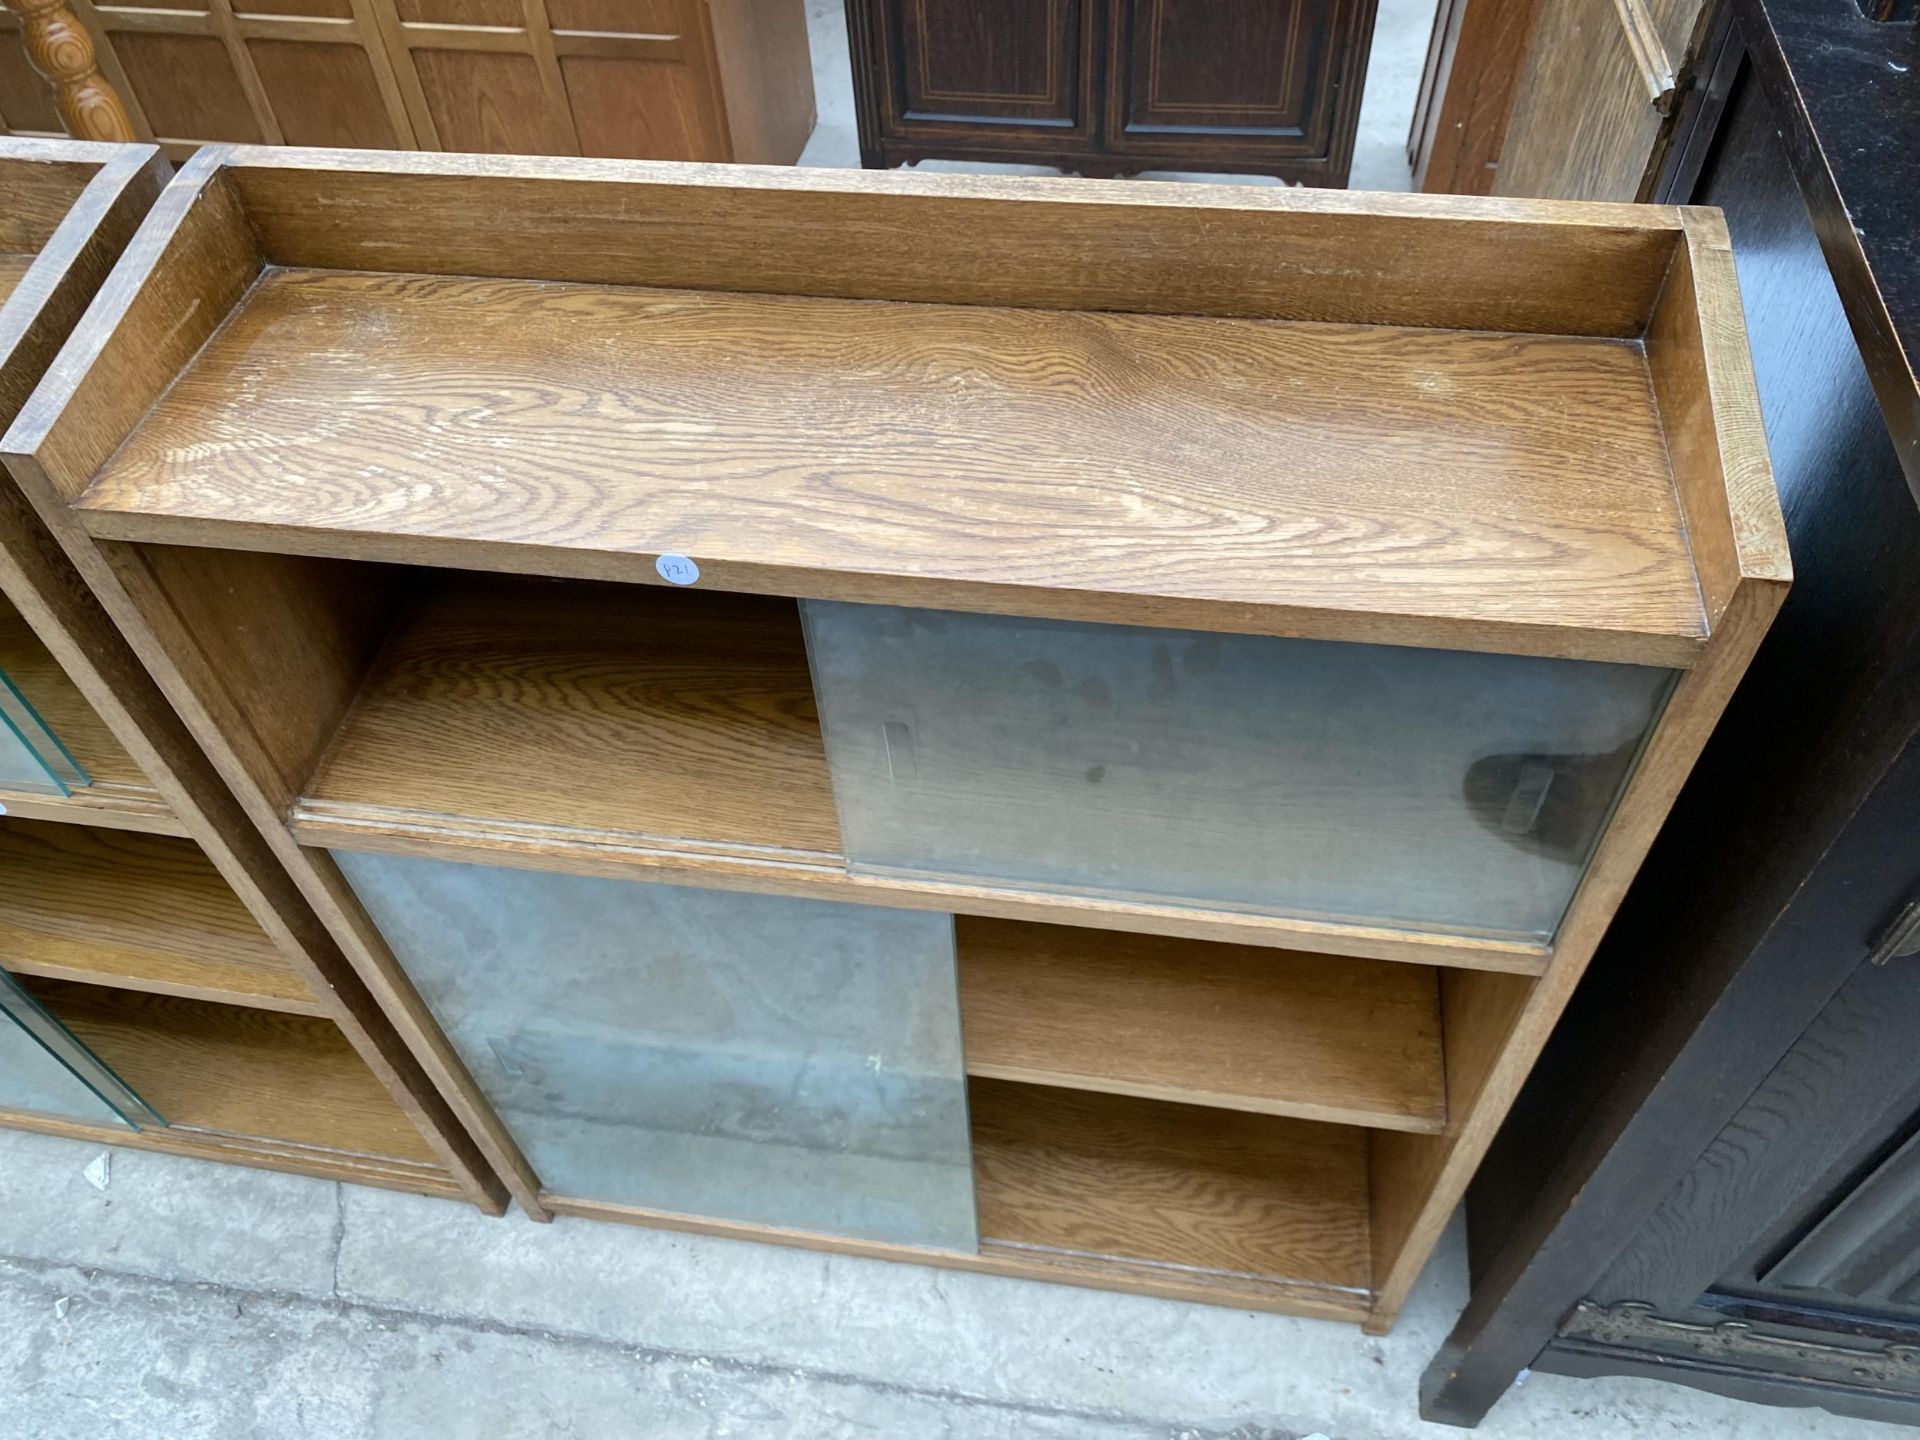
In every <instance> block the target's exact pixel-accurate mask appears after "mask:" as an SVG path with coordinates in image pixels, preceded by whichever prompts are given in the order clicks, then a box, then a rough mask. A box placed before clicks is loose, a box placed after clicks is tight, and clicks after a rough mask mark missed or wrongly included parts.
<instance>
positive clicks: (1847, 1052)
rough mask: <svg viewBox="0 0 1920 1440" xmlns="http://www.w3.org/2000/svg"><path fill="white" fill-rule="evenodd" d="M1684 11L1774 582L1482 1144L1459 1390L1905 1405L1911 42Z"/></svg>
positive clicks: (1919, 1247)
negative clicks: (1726, 254) (1764, 494)
mask: <svg viewBox="0 0 1920 1440" xmlns="http://www.w3.org/2000/svg"><path fill="white" fill-rule="evenodd" d="M1707 21H1708V27H1707V29H1706V31H1705V32H1704V40H1703V44H1702V45H1701V47H1700V49H1699V54H1700V55H1701V59H1702V61H1703V63H1702V65H1701V66H1700V76H1699V83H1698V84H1697V86H1695V87H1693V88H1692V89H1690V90H1689V91H1688V92H1686V94H1685V95H1684V96H1683V101H1682V104H1683V108H1682V110H1681V113H1680V114H1679V115H1678V116H1677V117H1676V121H1675V125H1674V127H1673V134H1672V136H1671V137H1670V143H1669V144H1667V145H1666V147H1665V149H1666V156H1667V158H1666V161H1665V165H1664V168H1663V170H1662V171H1661V173H1660V175H1659V176H1658V177H1657V180H1656V184H1655V187H1654V190H1653V193H1654V194H1655V195H1656V196H1658V197H1659V198H1662V199H1667V200H1675V201H1684V202H1690V203H1695V204H1704V205H1714V206H1718V207H1720V208H1721V209H1722V210H1723V211H1724V213H1725V215H1726V221H1727V228H1728V231H1729V233H1730V235H1731V237H1732V240H1733V251H1734V260H1735V264H1736V268H1737V270H1738V273H1739V279H1740V292H1741V300H1742V304H1743V306H1744V309H1745V312H1746V320H1747V335H1748V341H1749V344H1750V347H1751V350H1752V354H1753V361H1754V376H1755V380H1756V382H1757V385H1758V391H1759V398H1760V407H1761V412H1762V416H1763V418H1764V421H1765V425H1766V431H1767V440H1768V444H1769V447H1770V449H1771V451H1772V456H1773V466H1774V475H1775V479H1776V481H1777V483H1778V486H1779V491H1780V497H1781V501H1782V505H1783V509H1784V511H1785V514H1786V518H1787V527H1788V535H1789V539H1790V543H1791V545H1792V550H1793V568H1794V575H1795V581H1794V590H1793V594H1792V595H1791V596H1790V597H1789V599H1788V601H1787V603H1786V604H1785V606H1784V607H1783V608H1782V610H1781V613H1780V619H1779V622H1778V623H1777V624H1776V625H1775V627H1774V629H1773V631H1772V633H1771V634H1770V636H1769V637H1768V640H1767V643H1766V645H1765V646H1764V647H1763V648H1762V650H1761V652H1760V654H1759V655H1758V657H1757V658H1756V659H1755V661H1754V664H1753V667H1752V669H1751V670H1749V672H1748V673H1747V676H1746V679H1745V680H1744V682H1743V684H1742V687H1741V689H1740V691H1739V693H1738V694H1736V695H1735V697H1734V700H1733V702H1732V703H1731V704H1730V705H1729V706H1728V708H1727V712H1726V715H1725V717H1724V719H1723V721H1722V723H1721V725H1720V727H1719V729H1718V730H1717V731H1716V732H1715V734H1714V737H1713V740H1712V741H1711V743H1710V744H1709V745H1708V747H1707V749H1706V751H1705V752H1704V753H1703V755H1702V757H1701V760H1700V763H1699V765H1698V766H1697V767H1696V769H1695V771H1694V773H1693V776H1692V777H1691V779H1690V780H1689V782H1688V786H1687V789H1686V792H1685V793H1684V794H1683V795H1682V797H1681V800H1680V803H1679V804H1677V805H1676V806H1675V807H1674V810H1673V813H1672V815H1671V816H1670V817H1669V818H1668V821H1667V825H1666V828H1665V830H1664V831H1663V832H1662V834H1661V837H1660V839H1659V841H1658V843H1657V844H1656V845H1655V847H1654V849H1653V850H1652V852H1651V853H1650V854H1649V856H1648V859H1647V862H1646V865H1645V866H1644V867H1643V868H1642V870H1641V872H1640V875H1639V877H1638V879H1637V880H1636V882H1635V885H1634V888H1633V890H1632V892H1631V893H1630V895H1629V896H1628V898H1627V901H1626V903H1625V904H1623V905H1622V906H1621V909H1620V912H1619V914H1618V916H1617V917H1616V918H1615V921H1614V925H1613V928H1612V929H1611V930H1610V931H1609V933H1608V935H1607V938H1606V940H1605V942H1604V943H1603V944H1602V946H1601V947H1600V949H1599V950H1598V951H1597V952H1596V954H1595V957H1594V960H1593V964H1592V966H1591V968H1590V969H1589V971H1588V974H1587V976H1586V979H1585V980H1584V981H1583V983H1582V985H1581V988H1580V990H1579V991H1578V992H1577V993H1576V995H1575V997H1574V1000H1573V1002H1572V1003H1571V1004H1570V1005H1569V1007H1568V1009H1567V1012H1566V1015H1565V1018H1564V1019H1563V1020H1562V1022H1561V1025H1560V1028H1559V1029H1558V1030H1557V1031H1556V1033H1555V1034H1554V1036H1553V1039H1552V1041H1551V1043H1550V1044H1549V1045H1548V1047H1547V1049H1546V1051H1545V1053H1544V1054H1543V1055H1542V1057H1541V1060H1540V1062H1539V1065H1538V1066H1537V1067H1536V1069H1535V1070H1534V1072H1533V1075H1532V1076H1531V1077H1530V1078H1529V1080H1528V1083H1527V1085H1526V1087H1525V1089H1524V1090H1523V1092H1522V1093H1521V1095H1520V1097H1519V1099H1518V1100H1517V1101H1516V1103H1515V1105H1514V1108H1513V1110H1512V1112H1511V1114H1510V1115H1509V1117H1508V1120H1507V1122H1506V1125H1505V1126H1504V1128H1503V1129H1502V1130H1501V1132H1500V1134H1499V1137H1498V1138H1497V1140H1496V1141H1495V1143H1494V1144H1493V1146H1492V1148H1491V1149H1490V1150H1489V1152H1488V1157H1487V1160H1486V1162H1485V1164H1484V1165H1483V1166H1482V1168H1481V1169H1480V1171H1479V1173H1478V1174H1477V1176H1476V1177H1475V1180H1474V1182H1473V1186H1472V1189H1471V1190H1470V1192H1469V1197H1468V1206H1467V1213H1468V1230H1469V1238H1470V1250H1471V1257H1472V1271H1473V1295H1472V1298H1471V1300H1470V1302H1469V1304H1468V1306H1467V1309H1466V1311H1465V1313H1464V1314H1463V1315H1462V1316H1461V1319H1460V1322H1459V1324H1458V1325H1457V1326H1456V1327H1455V1329H1454V1332H1453V1334H1452V1335H1451V1336H1450V1337H1449V1338H1448V1340H1447V1342H1446V1343H1445V1345H1444V1346H1443V1347H1442V1348H1441V1350H1440V1352H1439V1354H1438V1355H1437V1356H1436V1358H1435V1359H1434V1361H1433V1363H1432V1364H1431V1365H1430V1366H1429V1368H1428V1370H1427V1372H1426V1378H1425V1382H1424V1384H1423V1386H1422V1413H1423V1414H1424V1415H1426V1417H1427V1418H1429V1419H1437V1420H1444V1421H1448V1422H1451V1423H1455V1424H1472V1423H1474V1422H1476V1421H1477V1420H1478V1419H1479V1418H1480V1417H1481V1416H1482V1415H1484V1414H1485V1413H1486V1411H1487V1409H1488V1407H1489V1406H1491V1405H1492V1404H1493V1403H1494V1402H1495V1401H1496V1400H1497V1399H1498V1397H1499V1396H1500V1395H1501V1394H1503V1393H1504V1392H1505V1390H1506V1389H1507V1387H1508V1386H1509V1385H1510V1384H1511V1383H1512V1382H1513V1380H1514V1377H1515V1375H1516V1374H1517V1373H1518V1372H1519V1370H1520V1369H1521V1368H1522V1367H1529V1366H1530V1367H1532V1368H1533V1369H1536V1370H1547V1371H1553V1372H1557V1373H1562V1374H1573V1375H1580V1376H1601V1375H1639V1376H1651V1377H1658V1378H1661V1379H1667V1380H1672V1381H1676V1382H1679V1383H1684V1384H1689V1385H1695V1386H1700V1387H1702V1388H1706V1389H1710V1390H1715V1391H1718V1392H1721V1393H1723V1394H1730V1395H1735V1396H1739V1397H1742V1398H1746V1399H1751V1400H1761V1401H1767V1402H1771V1403H1777V1404H1782V1405H1793V1406H1810V1405H1811V1406H1820V1407H1823V1408H1825V1409H1828V1410H1832V1411H1835V1412H1838V1413H1841V1414H1848V1415H1855V1416H1861V1417H1866V1418H1873V1419H1879V1420H1889V1421H1900V1422H1904V1423H1907V1424H1920V1138H1917V1137H1920V1066H1917V1065H1916V1064H1915V1047H1916V1037H1920V953H1915V952H1916V950H1920V822H1917V820H1916V817H1920V382H1916V379H1915V368H1914V359H1913V357H1914V355H1915V353H1916V351H1920V263H1916V258H1915V254H1914V250H1913V246H1912V240H1911V237H1912V236H1913V234H1914V232H1915V221H1916V216H1920V207H1917V205H1916V197H1920V151H1916V149H1915V148H1914V146H1913V143H1912V136H1913V134H1914V133H1915V125H1916V122H1920V72H1916V71H1915V70H1914V68H1913V66H1912V64H1911V63H1910V62H1911V57H1912V55H1913V47H1914V33H1913V29H1912V26H1911V25H1910V24H1908V25H1904V26H1902V25H1878V24H1875V23H1873V22H1872V21H1869V20H1867V19H1866V18H1864V17H1863V16H1862V14H1861V12H1860V10H1859V9H1857V8H1856V6H1855V4H1854V0H1728V3H1725V4H1721V5H1717V6H1715V7H1714V8H1713V9H1712V11H1710V13H1709V14H1708V16H1707ZM1616 133H1617V135H1618V136H1620V137H1622V143H1628V142H1631V143H1632V144H1634V145H1639V146H1640V148H1639V149H1638V150H1636V151H1635V153H1636V154H1637V155H1638V156H1640V157H1641V158H1640V159H1639V160H1636V162H1635V164H1636V165H1638V164H1641V163H1644V158H1645V156H1646V154H1647V151H1646V149H1645V147H1644V145H1641V142H1640V141H1639V140H1637V139H1635V138H1634V137H1636V136H1638V135H1640V134H1641V131H1640V129H1639V128H1638V121H1637V120H1635V121H1634V122H1633V123H1631V124H1625V123H1623V125H1622V127H1621V128H1620V129H1619V131H1618V132H1616ZM1545 138H1546V137H1542V139H1543V141H1544V139H1545ZM1585 139H1586V140H1587V141H1593V142H1607V141H1608V137H1607V136H1606V135H1601V134H1593V133H1588V134H1586V135H1585ZM1562 151H1563V154H1564V155H1566V156H1567V157H1568V159H1569V162H1570V163H1571V164H1572V165H1573V166H1574V168H1575V169H1577V168H1578V166H1579V157H1578V153H1577V152H1578V147H1576V146H1573V145H1571V144H1567V145H1563V146H1562ZM1576 178H1577V177H1576ZM1583 183H1590V184H1593V185H1596V186H1604V185H1605V184H1606V183H1608V182H1607V181H1606V180H1605V179H1604V177H1598V178H1596V177H1594V176H1592V175H1589V177H1588V181H1587V182H1583ZM1562 193H1564V192H1562Z"/></svg>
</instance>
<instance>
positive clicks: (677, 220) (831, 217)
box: [202, 146, 1680, 339]
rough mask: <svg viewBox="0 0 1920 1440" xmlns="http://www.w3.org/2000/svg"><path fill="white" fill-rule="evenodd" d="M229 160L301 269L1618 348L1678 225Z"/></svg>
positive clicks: (1434, 203)
mask: <svg viewBox="0 0 1920 1440" xmlns="http://www.w3.org/2000/svg"><path fill="white" fill-rule="evenodd" d="M202 153H203V154H204V153H206V152H204V151H203V152H202ZM216 166H217V167H218V168H220V169H221V171H222V173H224V174H225V175H226V176H227V178H228V179H229V180H230V181H231V182H232V183H233V185H234V186H235V187H236V189H237V190H238V192H239V195H240V199H241V202H242V204H243V205H244V208H245V212H246V215H247V217H248V220H249V221H250V223H251V224H252V226H253V227H254V232H255V234H256V235H257V236H258V239H259V244H260V247H261V254H262V256H263V258H264V260H265V262H266V263H268V264H273V265H281V266H289V267H305V268H313V269H326V270H368V271H379V272H389V273H408V272H412V273H426V274H434V273H437V274H443V275H475V276H493V277H500V278H508V279H519V278H539V279H546V280H566V281H578V282H584V283H590V284H607V285H642V286H651V287H660V288H667V289H684V290H732V291H743V292H758V293H775V294H791V295H824V296H840V297H842V298H846V299H857V300H904V301H919V302H926V303H930V304H964V305H1006V306H1018V307H1022V308H1044V309H1054V310H1104V311H1121V312H1129V311H1131V312H1139V313H1144V314H1164V315H1220V316H1233V317H1243V318H1264V319H1293V320H1322V321H1328V322H1332V323H1336V324H1379V325H1416V326H1433V327H1438V328H1442V329H1447V328H1456V329H1477V330H1501V331H1506V330H1511V331H1522V332H1527V333H1535V334H1546V335H1611V336H1615V337H1618V338H1622V339H1633V338H1637V337H1638V336H1639V335H1641V334H1642V333H1643V332H1644V330H1645V327H1646V319H1647V315H1648V313H1649V312H1650V311H1651V309H1652V305H1653V302H1654V299H1655V297H1656V296H1657V295H1658V294H1659V291H1660V286H1661V283H1662V280H1663V279H1664V277H1665V274H1666V269H1667V266H1668V264H1669V262H1670V261H1671V259H1672V257H1673V249H1674V243H1675V241H1676V239H1677V238H1678V234H1679V228H1680V227H1679V219H1678V212H1677V211H1676V210H1674V209H1672V208H1668V207H1660V206H1652V205H1581V206H1577V207H1576V206H1567V205H1555V204H1552V203H1542V202H1538V201H1525V200H1517V201H1516V200H1485V199H1480V198H1474V199H1462V198H1459V197H1454V196H1431V195H1380V194H1360V193H1356V192H1347V191H1331V190H1302V189H1276V188H1250V187H1244V186H1228V185H1208V186H1204V187H1201V186H1189V187H1181V188H1177V189H1172V190H1169V189H1167V188H1166V187H1162V186H1146V185H1135V184H1131V183H1128V182H1125V181H1112V180H1082V179H1071V180H1068V179H1030V178H1021V179H1008V178H1004V177H1000V176H979V175H942V176H939V177H937V178H935V177H930V176H923V175H908V174H899V173H892V172H886V171H860V170H801V169H787V168H783V167H757V166H750V165H697V164H642V163H633V162H622V161H604V160H590V159H575V158H571V157H555V156H543V157H539V158H531V157H527V158H522V157H515V156H486V157H477V156H466V155H433V154H380V155H369V154H364V153H359V152H352V151H342V150H286V149H281V150H275V149H267V148H260V147H249V146H235V147H232V148H231V149H230V150H228V151H227V152H226V153H225V155H224V156H221V157H218V158H214V159H210V160H209V169H211V168H214V167H216ZM929 182H931V183H929ZM557 186H560V187H564V190H565V193H566V201H565V204H564V205H562V206H557V207H556V206H555V204H554V203H553V197H554V193H555V189H556V187H557ZM636 226H638V227H640V228H641V229H642V230H643V231H644V233H645V234H646V236H647V242H648V243H647V244H646V245H644V246H637V245H635V244H633V236H634V231H635V227H636ZM769 233H774V234H778V235H779V236H780V237H781V243H780V244H778V245H768V244H766V243H765V238H766V236H767V234H769Z"/></svg>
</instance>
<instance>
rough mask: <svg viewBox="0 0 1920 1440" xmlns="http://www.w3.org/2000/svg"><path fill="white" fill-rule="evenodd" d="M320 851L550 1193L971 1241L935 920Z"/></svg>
mask: <svg viewBox="0 0 1920 1440" xmlns="http://www.w3.org/2000/svg"><path fill="white" fill-rule="evenodd" d="M334 858H335V859H337V860H338V861H339V862H340V866H341V868H342V869H343V870H344V871H345V872H346V874H347V878H348V879H349V880H350V881H351V882H352V884H353V887H354V889H355V891H357V892H358V894H359V896H360V899H361V901H362V902H363V903H364V904H365V905H366V907H367V910H368V913H369V914H371V915H372V917H373V919H374V921H375V923H376V924H378V925H379V927H380V929H381V931H382V933H383V934H384V935H385V936H386V938H387V941H388V943H389V944H390V945H391V946H392V947H393V949H394V952H395V953H396V954H397V955H398V956H399V958H400V961H401V963H402V964H403V965H404V966H405V967H406V969H407V973H408V974H409V975H410V976H411V977H412V979H413V982H414V984H415V985H416V986H418V987H419V989H420V991H421V994H422V995H423V996H424V997H425V999H426V1001H427V1003H428V1004H429V1005H430V1006H431V1007H432V1009H433V1012H434V1014H435V1016H436V1017H437V1018H438V1019H439V1021H440V1024H441V1025H442V1026H443V1027H444V1028H445V1030H446V1032H447V1034H448V1036H449V1037H450V1038H451V1039H452V1041H453V1044H454V1046H455V1047H456V1048H457V1049H458V1050H459V1052H460V1054H461V1057H462V1058H463V1059H464V1060H465V1061H466V1063H467V1067H468V1068H469V1069H470V1070H471V1071H472V1072H473V1074H474V1077H475V1079H476V1080H477V1081H478V1082H479V1084H480V1086H481V1088H482V1089H483V1090H485V1091H486V1093H487V1097H488V1099H490V1100H491V1101H492V1102H493V1105H494V1108H495V1109H496V1110H497V1111H498V1112H499V1114H500V1118H501V1120H502V1121H503V1122H504V1123H505V1125H506V1126H507V1128H508V1129H509V1130H510V1131H512V1133H513V1136H514V1138H515V1140H517V1141H518V1142H519V1144H520V1147H521V1149H522V1150H524V1151H525V1152H526V1155H527V1158H528V1159H529V1160H530V1161H531V1162H532V1164H533V1167H534V1169H535V1170H536V1171H538V1172H539V1175H540V1179H541V1182H542V1184H543V1185H544V1186H545V1187H546V1188H547V1189H548V1190H550V1191H552V1192H554V1193H555V1194H559V1195H564V1196H567V1197H569V1198H574V1199H587V1200H604V1201H611V1202H614V1203H617V1204H623V1205H633V1206H638V1207H641V1208H643V1209H648V1210H660V1211H670V1212H674V1213H679V1214H689V1215H701V1216H710V1217H715V1218H721V1219H729V1220H737V1221H742V1222H746V1223H751V1224H763V1225H775V1226H781V1227H785V1228H788V1229H795V1230H808V1231H814V1232H818V1233H823V1234H835V1235H852V1236H858V1237H861V1238H864V1239H872V1240H886V1241H896V1242H900V1243H903V1244H911V1245H922V1246H931V1247H935V1248H939V1249H950V1250H972V1249H974V1248H976V1240H977V1236H976V1233H975V1227H974V1211H973V1168H972V1157H971V1153H970V1148H969V1147H970V1142H969V1137H968V1131H967V1111H966V1091H965V1081H964V1074H963V1070H962V1066H961V1057H960V1017H959V1000H958V995H957V991H956V983H955V975H954V949H953V921H952V919H951V917H949V916H945V915H931V914H922V913H917V912H912V911H904V910H875V909H868V908H866V907H863V906H857V905H839V904H832V903H829V902H825V901H818V900H789V899H785V898H782V897H778V896H769V895H738V894H731V893H728V892H725V891H718V890H694V889H685V888H681V887H678V886H670V885H652V884H645V883H641V882H636V881H625V880H600V879H589V878H585V877H581V876H572V875H555V874H546V873H536V872H529V871H523V870H502V869H494V868H491V867H487V866H476V865H458V864H451V863H448V862H445V861H438V860H417V859H410V858H398V857H394V856H385V855H363V854H354V853H349V852H343V851H336V852H335V857H334Z"/></svg>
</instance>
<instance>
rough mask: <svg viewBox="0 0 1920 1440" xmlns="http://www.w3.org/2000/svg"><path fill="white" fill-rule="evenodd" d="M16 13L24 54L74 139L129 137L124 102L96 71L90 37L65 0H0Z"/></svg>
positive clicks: (96, 60) (129, 122)
mask: <svg viewBox="0 0 1920 1440" xmlns="http://www.w3.org/2000/svg"><path fill="white" fill-rule="evenodd" d="M0 4H5V5H6V7H7V8H8V9H9V10H11V11H13V13H14V14H16V15H18V16H19V17H20V23H21V28H22V30H23V31H24V32H25V34H24V36H23V38H24V39H25V41H26V46H27V59H28V60H30V61H32V62H33V68H34V69H36V70H38V71H39V72H40V73H41V74H42V75H44V76H46V77H47V79H48V80H50V81H51V82H53V89H54V94H55V95H56V96H57V97H58V103H59V106H60V118H61V119H62V120H63V121H65V122H66V126H67V133H68V134H69V135H71V136H73V138H74V139H76V140H133V139H136V138H137V137H136V136H135V135H134V133H133V120H132V118H131V117H130V116H129V115H128V114H127V107H126V105H125V104H124V103H123V102H122V101H121V99H120V96H119V95H118V94H117V93H115V91H114V88H113V86H111V85H109V84H108V83H107V80H106V77H105V76H103V75H102V74H101V73H100V61H99V57H98V56H96V55H95V54H94V50H93V37H92V36H91V35H89V34H88V33H87V27H86V26H84V25H82V24H81V23H80V22H79V21H78V20H77V19H75V18H74V14H73V12H72V11H71V10H69V9H68V8H67V5H66V0H0Z"/></svg>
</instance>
